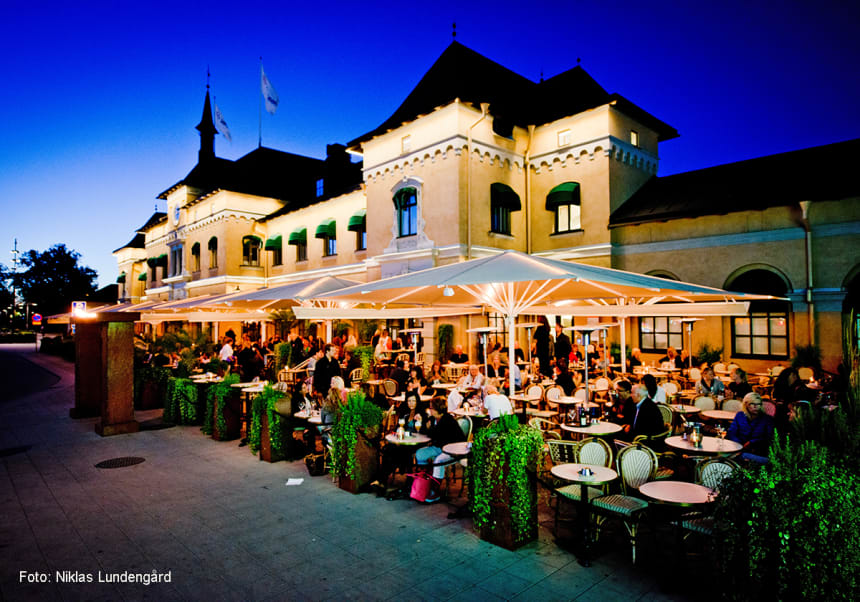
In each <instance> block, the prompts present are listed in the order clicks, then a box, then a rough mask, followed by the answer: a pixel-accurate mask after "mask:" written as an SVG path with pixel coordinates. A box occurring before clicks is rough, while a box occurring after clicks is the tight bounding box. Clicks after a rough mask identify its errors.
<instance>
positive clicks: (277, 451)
mask: <svg viewBox="0 0 860 602" xmlns="http://www.w3.org/2000/svg"><path fill="white" fill-rule="evenodd" d="M283 398H284V394H283V393H282V392H281V391H276V390H275V389H274V388H273V387H272V386H271V385H267V386H266V387H265V388H264V389H263V392H262V393H260V394H259V395H257V396H256V397H255V398H254V401H252V402H251V428H250V433H249V434H248V447H249V448H250V449H251V453H254V454H255V453H257V452H258V451H259V452H260V459H261V460H265V461H266V462H278V461H280V460H283V459H284V458H286V450H287V437H288V436H289V435H290V433H287V432H285V421H284V419H283V417H282V416H281V415H280V414H279V413H278V412H277V411H276V409H275V405H276V404H277V403H278V401H280V400H281V399H283Z"/></svg>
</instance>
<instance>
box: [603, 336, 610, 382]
mask: <svg viewBox="0 0 860 602" xmlns="http://www.w3.org/2000/svg"><path fill="white" fill-rule="evenodd" d="M607 334H608V333H607V331H606V330H604V331H603V378H606V368H607V366H608V364H609V350H608V349H606V335H607Z"/></svg>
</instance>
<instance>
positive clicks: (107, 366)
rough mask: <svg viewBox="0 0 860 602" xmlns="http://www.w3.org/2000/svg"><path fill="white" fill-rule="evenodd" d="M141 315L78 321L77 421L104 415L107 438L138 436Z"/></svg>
mask: <svg viewBox="0 0 860 602" xmlns="http://www.w3.org/2000/svg"><path fill="white" fill-rule="evenodd" d="M138 317H139V314H137V313H124V314H123V313H119V312H116V313H113V314H95V315H90V316H87V317H76V319H75V324H76V327H75V360H76V361H75V379H76V380H75V407H74V408H72V410H71V412H70V414H71V416H72V417H73V418H81V417H84V416H99V415H100V416H101V420H100V421H99V423H98V424H96V428H95V430H96V432H97V433H98V434H99V435H102V436H103V437H107V436H110V435H119V434H122V433H134V432H137V431H138V430H139V428H140V426H139V425H138V423H137V421H136V420H135V419H134V339H133V337H134V321H135V320H136V319H137V318H138Z"/></svg>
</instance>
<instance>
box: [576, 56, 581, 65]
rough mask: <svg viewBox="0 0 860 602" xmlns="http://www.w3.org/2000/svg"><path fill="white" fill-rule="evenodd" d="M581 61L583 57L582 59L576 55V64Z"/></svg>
mask: <svg viewBox="0 0 860 602" xmlns="http://www.w3.org/2000/svg"><path fill="white" fill-rule="evenodd" d="M581 62H582V59H581V58H579V57H576V64H577V65H578V64H580V63H581Z"/></svg>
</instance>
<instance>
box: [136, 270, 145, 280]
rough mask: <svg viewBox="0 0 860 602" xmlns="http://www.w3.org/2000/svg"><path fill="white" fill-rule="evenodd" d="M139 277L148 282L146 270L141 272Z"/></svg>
mask: <svg viewBox="0 0 860 602" xmlns="http://www.w3.org/2000/svg"><path fill="white" fill-rule="evenodd" d="M137 279H138V280H143V281H144V282H146V272H142V273H141V274H139V275H138V277H137Z"/></svg>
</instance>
